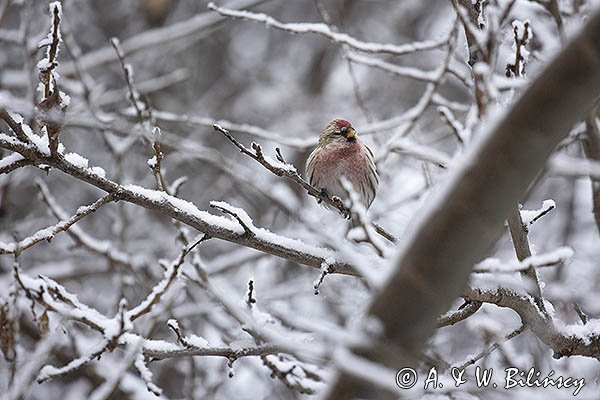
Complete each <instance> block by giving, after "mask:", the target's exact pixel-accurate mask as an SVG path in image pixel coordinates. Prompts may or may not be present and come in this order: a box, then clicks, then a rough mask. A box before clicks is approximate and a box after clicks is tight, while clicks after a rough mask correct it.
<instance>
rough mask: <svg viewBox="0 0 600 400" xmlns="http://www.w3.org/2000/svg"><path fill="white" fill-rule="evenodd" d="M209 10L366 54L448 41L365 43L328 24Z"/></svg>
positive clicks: (417, 48)
mask: <svg viewBox="0 0 600 400" xmlns="http://www.w3.org/2000/svg"><path fill="white" fill-rule="evenodd" d="M208 8H209V9H211V10H213V11H215V12H217V13H219V14H221V15H223V16H226V17H231V18H236V19H242V20H245V21H251V22H257V23H262V24H265V25H266V26H267V27H272V28H276V29H280V30H282V31H286V32H290V33H294V34H298V33H314V34H318V35H321V36H324V37H326V38H328V39H329V40H331V41H333V42H335V43H339V44H344V45H347V46H349V47H351V48H353V49H356V50H360V51H364V52H366V53H388V54H393V55H396V56H398V55H404V54H410V53H415V52H417V51H425V50H433V49H437V48H438V47H440V46H442V45H443V44H444V43H445V42H446V40H445V39H443V40H427V41H423V42H413V43H408V44H404V45H395V44H389V43H373V42H363V41H361V40H358V39H356V38H354V37H352V36H350V35H348V34H346V33H337V32H333V31H332V30H331V28H330V27H329V26H328V25H327V24H322V23H283V22H280V21H277V20H276V19H275V18H273V17H271V16H268V15H266V14H260V13H254V12H251V11H243V10H242V11H239V10H232V9H229V8H225V7H218V6H216V5H215V4H214V3H209V4H208Z"/></svg>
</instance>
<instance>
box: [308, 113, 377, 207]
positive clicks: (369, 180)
mask: <svg viewBox="0 0 600 400" xmlns="http://www.w3.org/2000/svg"><path fill="white" fill-rule="evenodd" d="M373 159H374V157H373V152H372V151H371V149H369V148H368V147H367V146H366V145H365V144H363V143H362V142H361V141H360V139H359V138H358V137H357V135H356V130H354V128H353V127H352V124H351V123H350V122H348V121H346V120H345V119H334V120H333V121H331V122H330V123H329V124H327V126H326V127H325V129H323V132H321V136H320V137H319V145H318V146H317V147H316V148H315V149H314V150H313V151H312V153H310V155H309V156H308V160H307V162H306V176H307V177H308V181H309V183H310V184H311V185H313V186H314V187H316V188H317V189H320V190H323V191H325V193H327V194H328V195H329V196H337V197H339V198H341V199H344V198H346V197H347V192H346V190H345V189H344V187H343V185H342V183H341V178H342V177H346V179H347V180H348V181H349V182H350V183H351V184H352V186H353V187H354V190H356V192H357V193H358V194H359V195H360V200H361V202H362V204H363V205H364V206H365V207H366V208H369V206H371V203H372V202H373V199H374V198H375V194H376V193H377V187H378V186H379V177H378V175H377V168H376V167H375V162H374V160H373Z"/></svg>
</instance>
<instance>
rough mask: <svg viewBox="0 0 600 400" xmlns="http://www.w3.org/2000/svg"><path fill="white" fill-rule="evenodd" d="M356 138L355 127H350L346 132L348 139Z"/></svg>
mask: <svg viewBox="0 0 600 400" xmlns="http://www.w3.org/2000/svg"><path fill="white" fill-rule="evenodd" d="M355 138H356V131H355V130H354V129H353V128H350V129H348V131H347V132H346V139H348V140H354V139H355Z"/></svg>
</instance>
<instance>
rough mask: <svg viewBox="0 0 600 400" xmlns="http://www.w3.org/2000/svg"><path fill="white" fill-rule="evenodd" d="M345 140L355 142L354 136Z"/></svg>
mask: <svg viewBox="0 0 600 400" xmlns="http://www.w3.org/2000/svg"><path fill="white" fill-rule="evenodd" d="M346 142H349V143H354V142H356V138H355V137H349V138H346Z"/></svg>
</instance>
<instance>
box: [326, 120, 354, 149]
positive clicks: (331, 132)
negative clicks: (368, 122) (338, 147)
mask: <svg viewBox="0 0 600 400" xmlns="http://www.w3.org/2000/svg"><path fill="white" fill-rule="evenodd" d="M342 142H350V143H352V142H356V131H355V130H354V128H353V127H352V124H351V123H350V122H348V121H346V120H345V119H339V118H336V119H334V120H333V121H331V122H330V123H329V124H327V126H326V127H325V129H323V132H321V136H320V137H319V143H320V144H326V143H342Z"/></svg>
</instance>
